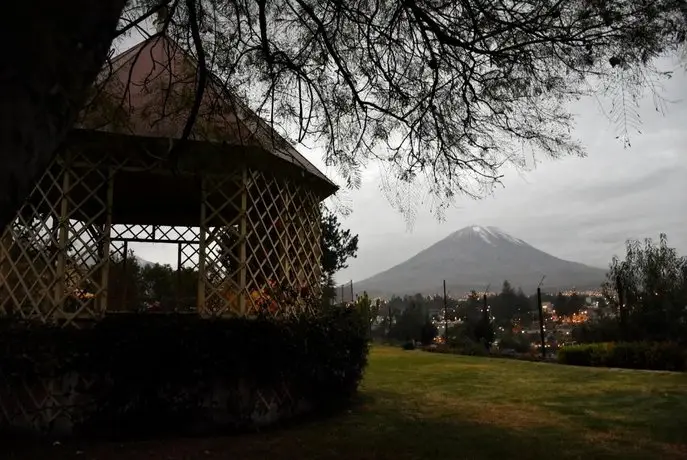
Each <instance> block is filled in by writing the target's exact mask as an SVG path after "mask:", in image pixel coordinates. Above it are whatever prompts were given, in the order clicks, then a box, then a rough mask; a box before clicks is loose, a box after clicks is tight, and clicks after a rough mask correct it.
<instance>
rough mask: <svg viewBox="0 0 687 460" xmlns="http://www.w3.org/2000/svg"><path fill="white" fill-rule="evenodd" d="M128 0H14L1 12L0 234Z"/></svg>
mask: <svg viewBox="0 0 687 460" xmlns="http://www.w3.org/2000/svg"><path fill="white" fill-rule="evenodd" d="M126 2H127V0H100V1H98V0H61V1H55V0H19V1H13V2H10V3H9V4H8V5H7V7H6V8H5V9H4V12H3V14H2V15H0V30H2V35H3V38H4V40H3V43H5V44H6V45H7V46H6V47H5V48H4V49H3V54H4V57H3V59H2V61H0V232H2V231H3V230H4V229H5V226H6V225H7V224H8V223H9V222H10V221H11V220H12V218H13V216H14V214H15V213H16V211H17V210H18V208H19V206H20V205H21V203H22V202H23V200H25V199H26V198H27V196H28V194H29V193H30V192H31V190H32V188H33V186H34V185H35V184H36V181H37V180H38V179H39V178H40V175H41V174H42V173H43V172H44V171H45V168H46V167H47V165H48V164H49V162H50V161H51V160H52V158H53V155H54V153H55V151H56V149H57V147H58V146H59V144H60V142H61V141H62V140H63V139H64V137H65V135H66V134H67V132H68V131H69V129H70V128H71V127H72V124H73V123H74V120H75V118H76V116H77V115H78V112H79V109H80V108H81V105H82V104H83V102H84V98H85V97H86V95H87V92H88V89H89V87H90V85H91V84H93V81H94V80H95V78H96V76H97V74H98V72H99V71H100V69H101V67H102V66H103V64H104V62H105V60H106V58H107V53H108V51H109V48H110V45H111V43H112V40H113V39H114V36H115V31H116V29H117V24H118V20H119V17H120V14H121V12H122V9H123V8H124V5H125V4H126Z"/></svg>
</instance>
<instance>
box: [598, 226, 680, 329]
mask: <svg viewBox="0 0 687 460" xmlns="http://www.w3.org/2000/svg"><path fill="white" fill-rule="evenodd" d="M603 288H604V293H605V296H606V298H607V300H608V302H609V304H610V305H612V306H613V307H614V308H615V310H616V312H617V313H618V317H619V319H620V321H621V325H620V326H621V333H622V334H623V335H624V336H625V337H624V338H625V339H626V340H677V341H687V258H686V257H681V256H679V255H678V253H677V251H676V250H675V248H671V247H669V246H668V240H667V238H666V235H665V234H661V235H660V238H659V241H658V243H655V242H654V241H652V240H651V239H646V240H645V241H644V244H642V243H640V242H639V241H637V240H630V241H628V242H627V245H626V255H625V259H624V260H620V259H619V258H618V257H614V258H613V261H612V262H611V264H610V270H609V273H608V279H607V281H606V283H605V284H604V286H603ZM621 300H622V304H621V303H620V301H621Z"/></svg>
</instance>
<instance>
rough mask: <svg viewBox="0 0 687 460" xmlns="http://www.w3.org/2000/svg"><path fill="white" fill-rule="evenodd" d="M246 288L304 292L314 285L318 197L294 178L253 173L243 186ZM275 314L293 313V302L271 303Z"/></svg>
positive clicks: (316, 281)
mask: <svg viewBox="0 0 687 460" xmlns="http://www.w3.org/2000/svg"><path fill="white" fill-rule="evenodd" d="M248 195H249V198H248V202H249V203H250V207H249V210H248V213H247V215H248V227H249V228H250V232H249V234H248V244H247V252H248V256H247V261H246V266H247V271H248V280H249V282H248V286H247V288H248V290H249V291H250V292H251V294H252V295H251V299H252V300H253V306H254V307H255V308H257V307H259V305H256V302H254V300H255V298H256V296H255V295H253V293H255V292H256V291H257V292H261V291H262V292H264V291H265V290H267V293H266V294H267V297H272V296H275V292H274V291H275V290H277V291H280V292H284V291H285V290H291V291H292V293H295V294H296V295H298V296H301V297H304V296H307V295H311V294H315V293H316V292H317V290H318V288H319V260H320V258H319V250H320V249H319V200H318V199H317V197H316V196H315V195H314V194H312V193H310V192H309V191H308V190H307V189H305V188H304V187H302V186H300V185H299V184H296V183H295V182H294V181H289V180H283V179H279V180H278V179H276V178H274V177H273V176H271V175H269V174H265V173H254V174H253V175H252V177H251V181H250V183H249V186H248ZM268 304H269V306H270V307H271V308H279V309H280V311H274V312H273V313H274V314H279V315H287V314H290V313H292V311H289V308H294V307H295V308H296V309H297V308H298V306H297V305H275V304H274V303H271V302H269V303H268Z"/></svg>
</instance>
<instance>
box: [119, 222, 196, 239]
mask: <svg viewBox="0 0 687 460" xmlns="http://www.w3.org/2000/svg"><path fill="white" fill-rule="evenodd" d="M199 238H200V235H199V229H198V227H170V226H163V225H129V224H117V225H113V226H112V240H113V241H117V240H121V241H125V240H126V241H139V242H155V243H198V239H199Z"/></svg>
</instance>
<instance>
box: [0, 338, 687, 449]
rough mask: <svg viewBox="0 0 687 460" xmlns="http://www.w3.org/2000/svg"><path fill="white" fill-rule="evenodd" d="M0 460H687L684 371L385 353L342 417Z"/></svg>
mask: <svg viewBox="0 0 687 460" xmlns="http://www.w3.org/2000/svg"><path fill="white" fill-rule="evenodd" d="M15 444H16V443H15ZM0 449H2V448H0ZM0 458H10V459H28V458H64V459H66V458H74V459H98V460H110V459H127V460H138V459H169V460H179V459H195V458H199V459H206V458H207V459H231V458H242V459H248V460H252V459H272V458H274V459H277V458H278V459H311V458H312V459H316V458H317V459H324V460H328V459H332V460H333V459H342V460H343V459H355V458H360V459H393V460H404V459H459V458H470V459H495V458H519V459H528V458H532V459H541V458H556V459H578V458H579V459H583V458H584V459H589V458H594V459H605V458H608V459H640V458H647V459H649V458H663V459H680V458H683V459H684V458H687V374H680V373H668V372H650V371H632V370H615V369H598V368H581V367H573V366H559V365H553V364H544V363H530V362H522V361H514V360H506V359H494V358H479V357H470V356H456V355H443V354H435V353H424V352H420V351H402V350H400V349H393V348H382V347H379V348H374V349H373V351H372V354H371V356H370V367H369V369H368V372H367V375H366V378H365V381H364V383H363V386H362V389H361V393H360V396H359V398H358V400H357V401H356V405H355V406H354V407H353V408H352V409H351V410H350V411H346V412H344V413H343V414H340V415H338V416H335V417H328V418H324V419H321V420H319V421H312V420H311V421H308V422H305V423H301V424H297V425H290V426H288V427H282V428H280V429H275V430H269V431H265V432H263V433H255V434H249V435H241V436H227V437H212V438H186V439H164V440H162V439H161V440H152V441H142V442H132V443H126V444H120V443H98V444H86V443H68V444H64V445H59V446H38V445H35V444H34V445H33V446H26V445H23V446H21V447H14V448H11V449H9V450H8V451H7V452H6V453H5V454H4V455H3V454H2V452H1V451H0Z"/></svg>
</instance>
